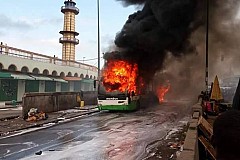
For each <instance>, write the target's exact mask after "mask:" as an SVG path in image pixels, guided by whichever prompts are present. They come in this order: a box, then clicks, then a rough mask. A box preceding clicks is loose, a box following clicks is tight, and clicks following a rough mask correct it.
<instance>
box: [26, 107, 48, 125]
mask: <svg viewBox="0 0 240 160" xmlns="http://www.w3.org/2000/svg"><path fill="white" fill-rule="evenodd" d="M47 118H48V116H47V114H46V113H44V112H42V111H41V112H39V111H38V109H37V108H31V109H30V110H29V112H28V118H27V119H26V121H27V122H35V121H39V120H46V119H47Z"/></svg>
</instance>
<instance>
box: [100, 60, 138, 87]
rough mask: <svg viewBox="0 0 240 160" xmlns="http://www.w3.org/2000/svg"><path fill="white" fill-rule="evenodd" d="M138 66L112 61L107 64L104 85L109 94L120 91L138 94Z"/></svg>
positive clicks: (104, 71)
mask: <svg viewBox="0 0 240 160" xmlns="http://www.w3.org/2000/svg"><path fill="white" fill-rule="evenodd" d="M137 75H138V65H137V64H136V63H135V64H131V63H129V62H127V61H123V60H112V61H108V62H107V63H106V67H105V69H104V70H103V85H104V86H105V88H106V90H107V91H108V92H110V91H115V90H119V91H121V92H125V91H126V90H128V91H134V92H136V90H137V87H136V79H137Z"/></svg>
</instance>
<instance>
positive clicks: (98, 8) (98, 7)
mask: <svg viewBox="0 0 240 160" xmlns="http://www.w3.org/2000/svg"><path fill="white" fill-rule="evenodd" d="M99 11H100V6H99V0H97V18H98V22H97V23H98V80H99V82H100V15H99V14H100V13H99Z"/></svg>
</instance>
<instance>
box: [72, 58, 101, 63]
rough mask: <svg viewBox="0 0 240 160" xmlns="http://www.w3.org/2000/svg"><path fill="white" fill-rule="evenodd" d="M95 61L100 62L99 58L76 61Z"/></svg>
mask: <svg viewBox="0 0 240 160" xmlns="http://www.w3.org/2000/svg"><path fill="white" fill-rule="evenodd" d="M100 58H103V57H100ZM93 60H98V58H92V59H84V60H83V59H82V60H76V61H84V62H85V61H93Z"/></svg>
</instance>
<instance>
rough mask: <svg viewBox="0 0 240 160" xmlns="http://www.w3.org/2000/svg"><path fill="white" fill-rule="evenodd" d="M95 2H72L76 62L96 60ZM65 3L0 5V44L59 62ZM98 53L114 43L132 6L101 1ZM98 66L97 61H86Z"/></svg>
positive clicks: (35, 0) (10, 0)
mask: <svg viewBox="0 0 240 160" xmlns="http://www.w3.org/2000/svg"><path fill="white" fill-rule="evenodd" d="M96 1H97V0H75V2H76V3H77V5H76V6H77V7H78V8H79V10H80V13H79V14H78V15H77V16H76V31H77V32H79V36H78V37H77V38H78V39H79V40H80V43H79V45H77V46H76V60H82V59H83V57H86V58H85V60H86V59H91V58H97V11H96V9H97V6H96ZM63 5H64V0H7V1H1V10H0V21H1V25H0V37H1V38H0V41H1V42H3V43H4V44H7V45H8V46H12V47H16V48H20V49H24V50H29V51H32V52H37V53H40V54H45V55H49V56H53V55H56V56H57V57H59V58H61V57H62V56H61V55H62V51H61V44H60V43H59V38H60V37H61V36H62V35H61V34H59V31H61V30H63V17H64V15H63V14H62V13H61V9H60V8H61V6H63ZM100 10H101V11H100V19H101V22H100V23H101V50H102V52H104V51H106V48H108V46H109V45H110V44H112V43H113V40H114V38H115V35H116V33H117V32H119V31H120V30H121V28H122V26H123V25H124V23H125V21H126V20H127V18H128V15H129V14H131V13H133V12H135V8H134V7H133V6H130V7H127V8H126V7H123V6H122V4H121V3H120V2H117V1H115V0H100ZM88 63H89V64H92V65H97V61H96V60H95V61H89V62H88Z"/></svg>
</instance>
